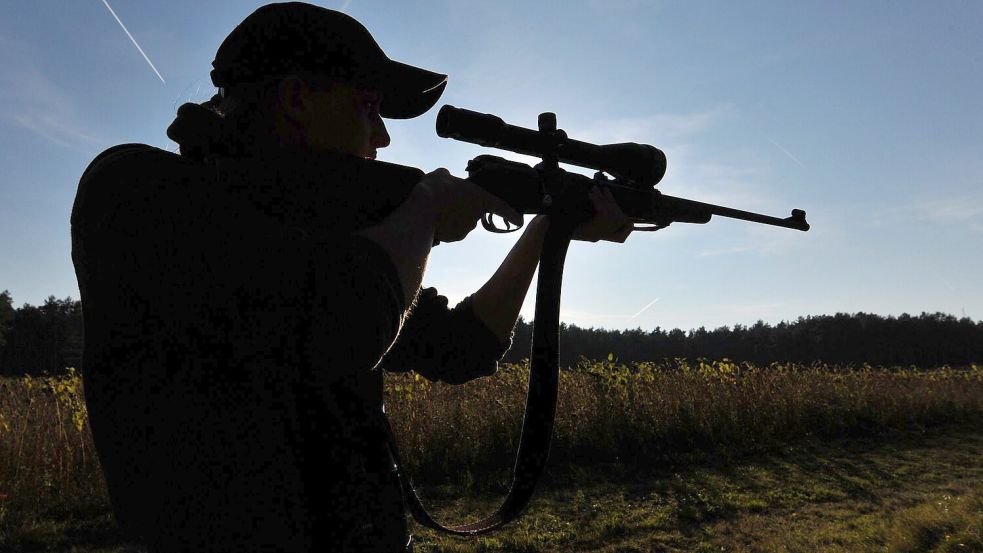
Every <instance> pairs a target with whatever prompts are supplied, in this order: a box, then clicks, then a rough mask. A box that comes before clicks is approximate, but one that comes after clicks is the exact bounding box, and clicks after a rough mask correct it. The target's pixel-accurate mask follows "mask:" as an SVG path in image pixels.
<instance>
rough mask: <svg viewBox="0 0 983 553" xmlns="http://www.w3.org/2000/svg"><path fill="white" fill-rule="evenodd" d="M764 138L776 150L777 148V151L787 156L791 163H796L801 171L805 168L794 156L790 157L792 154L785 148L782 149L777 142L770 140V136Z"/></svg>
mask: <svg viewBox="0 0 983 553" xmlns="http://www.w3.org/2000/svg"><path fill="white" fill-rule="evenodd" d="M765 138H767V139H768V142H771V143H772V144H774V145H775V147H776V148H778V149H779V150H781V151H783V152H785V155H787V156H788V157H789V159H791V160H792V161H794V162H796V163H798V164H799V167H801V168H803V169H805V168H806V166H805V165H802V162H801V161H799V158H797V157H795V156H793V155H792V152H790V151H788V150H786V149H785V148H782V145H781V144H779V143H778V142H775V141H774V140H772V139H771V137H770V136H765Z"/></svg>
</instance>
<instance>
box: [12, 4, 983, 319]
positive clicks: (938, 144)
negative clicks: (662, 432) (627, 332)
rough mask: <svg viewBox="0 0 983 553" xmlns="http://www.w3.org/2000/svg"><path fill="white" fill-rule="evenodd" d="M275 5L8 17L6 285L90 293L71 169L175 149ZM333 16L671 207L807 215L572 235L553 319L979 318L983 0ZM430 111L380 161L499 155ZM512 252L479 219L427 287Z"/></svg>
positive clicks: (453, 296) (460, 287)
mask: <svg viewBox="0 0 983 553" xmlns="http://www.w3.org/2000/svg"><path fill="white" fill-rule="evenodd" d="M261 4H262V3H261V2H252V1H235V2H233V1H229V0H222V1H219V0H210V1H209V2H198V1H190V0H170V1H168V2H163V1H145V0H73V1H72V2H64V1H62V0H57V1H56V0H36V1H32V2H5V3H4V5H3V6H2V7H0V14H2V17H0V67H2V68H3V70H2V71H0V291H2V290H9V291H10V293H11V294H12V296H13V299H14V304H15V305H16V306H20V305H22V304H25V303H29V304H32V305H39V304H41V303H43V302H44V301H45V298H47V297H48V296H52V295H53V296H55V297H57V298H59V299H63V298H66V297H71V298H73V299H78V298H79V290H78V284H77V282H76V279H75V273H74V268H73V266H72V261H71V239H70V228H69V215H70V213H71V209H72V203H73V201H74V198H75V192H76V189H77V186H78V179H79V177H80V176H81V174H82V172H83V171H84V170H85V168H86V166H87V165H88V163H89V162H90V161H91V160H92V159H93V158H94V157H95V156H96V155H97V154H98V153H99V152H101V151H103V150H105V149H106V148H108V147H110V146H113V145H116V144H122V143H130V142H137V143H144V144H149V145H151V146H155V147H158V148H162V149H165V150H170V151H176V150H177V146H176V144H174V143H173V142H171V141H170V140H169V139H168V138H167V136H166V134H165V129H166V128H167V126H168V125H169V124H170V122H171V121H172V120H173V118H174V115H175V112H176V110H177V108H178V106H180V105H181V104H183V103H184V102H189V101H190V102H203V101H205V100H207V99H209V98H210V97H211V96H212V94H214V93H215V91H216V90H215V88H214V87H213V86H212V84H211V82H210V80H209V76H208V73H209V71H210V69H211V67H210V64H211V61H212V59H213V58H214V54H215V51H216V49H217V48H218V45H219V44H220V43H221V42H222V40H223V39H224V38H225V36H226V35H227V34H228V33H229V32H230V31H231V30H232V29H233V28H234V27H235V25H236V24H238V23H239V22H240V21H241V20H242V19H243V18H244V17H245V16H247V15H248V14H249V13H251V12H252V11H253V10H254V9H255V8H256V7H258V6H259V5H261ZM319 4H320V5H322V6H324V7H328V8H332V9H339V10H343V11H345V12H346V13H348V14H350V15H352V16H353V17H355V18H356V19H358V20H359V21H360V22H362V23H363V24H364V25H365V26H366V27H367V28H368V29H369V30H370V32H372V34H373V36H374V37H375V39H376V40H377V41H378V42H379V44H380V45H381V46H382V48H383V49H384V50H385V52H386V53H387V54H388V55H389V56H390V57H391V58H393V59H396V60H398V61H403V62H405V63H410V64H412V65H416V66H420V67H424V68H427V69H431V70H434V71H439V72H441V73H446V74H449V75H450V79H449V84H448V86H447V89H446V91H445V93H444V95H443V97H442V98H441V101H440V102H439V103H438V107H439V106H440V105H443V104H451V105H454V106H457V107H462V108H467V109H471V110H475V111H479V112H485V113H493V114H496V115H498V116H500V117H502V118H503V119H504V120H505V121H506V122H508V123H511V124H514V125H519V126H524V127H529V128H535V126H536V117H537V114H539V113H541V112H546V111H551V112H554V113H556V115H557V121H558V126H559V127H560V128H561V129H563V130H565V131H566V132H567V134H568V135H569V136H570V137H572V138H576V139H578V140H583V141H589V142H596V143H617V142H638V143H644V144H651V145H654V146H656V147H658V148H660V149H662V150H663V151H664V152H665V153H666V155H667V157H668V171H667V173H666V176H665V178H664V179H663V181H662V182H661V183H660V184H659V185H658V188H659V189H660V190H662V192H663V193H665V194H669V195H673V196H681V197H684V198H689V199H693V200H698V201H703V202H709V203H716V204H721V205H726V206H729V207H734V208H737V209H744V210H751V211H759V212H762V213H765V214H769V215H775V216H779V217H786V216H788V214H789V211H790V210H791V209H793V208H797V209H803V210H805V211H806V212H807V214H808V220H809V222H810V224H811V225H812V229H811V230H810V231H809V232H806V233H803V232H799V231H794V230H787V229H782V228H777V227H770V226H764V225H756V224H751V223H746V222H741V221H733V220H728V219H722V218H716V217H715V218H714V219H713V220H711V221H710V223H708V224H705V225H687V224H682V223H679V224H674V225H672V226H670V227H669V228H667V229H665V230H661V231H659V232H654V233H642V232H635V233H633V234H632V235H631V236H630V237H629V238H628V240H627V241H626V242H625V243H624V244H617V243H611V242H598V243H589V242H574V243H573V244H572V245H571V247H570V250H569V253H568V255H567V261H566V271H565V273H564V278H563V298H562V307H561V319H562V320H563V321H564V322H567V323H570V324H576V325H578V326H581V327H603V328H610V329H625V328H631V329H634V328H642V329H645V330H650V329H653V328H655V327H662V328H664V329H666V328H682V329H684V330H686V329H692V328H697V327H700V326H703V327H706V328H708V329H713V328H717V327H720V326H725V325H727V326H732V325H735V324H745V325H747V324H753V323H754V322H756V321H758V320H762V321H764V322H766V323H771V324H775V323H778V322H780V321H783V320H784V321H794V320H795V319H797V318H798V317H800V316H809V315H822V314H834V313H838V312H844V313H855V312H860V311H862V312H867V313H877V314H880V315H885V316H888V315H895V316H896V315H900V314H901V313H911V314H918V313H921V312H938V311H941V312H944V313H950V314H953V315H956V316H958V317H962V316H966V317H970V318H972V319H974V320H980V319H983V278H980V275H983V255H981V254H983V245H981V242H983V155H981V154H983V102H981V101H980V98H983V3H980V2H974V1H966V2H962V1H955V0H953V1H946V2H931V3H930V2H914V1H902V2H830V1H824V2H777V1H775V2H757V1H748V2H723V1H721V2H689V1H680V2H671V1H649V2H643V1H633V0H624V1H619V0H610V1H600V0H596V1H581V0H570V1H564V2H524V1H523V2H520V1H504V0H503V1H496V2H478V1H464V0H447V1H441V0H431V1H422V0H421V1H401V2H379V1H373V2H370V1H367V0H342V1H338V2H320V3H319ZM114 14H115V15H114ZM117 17H118V19H117ZM131 37H132V38H131ZM141 50H142V52H141ZM436 113H437V108H434V109H433V110H431V111H430V112H428V113H427V114H425V115H423V116H421V117H419V118H416V119H412V120H407V121H388V122H387V128H388V130H389V133H390V135H391V136H392V144H391V146H390V147H388V148H386V149H383V150H380V152H379V158H380V159H382V160H385V161H389V162H394V163H400V164H404V165H412V166H415V167H419V168H421V169H423V170H425V171H431V170H434V169H436V168H439V167H446V168H448V169H449V170H450V171H451V172H452V173H453V174H455V175H457V176H460V177H464V176H466V172H465V167H466V165H467V161H468V160H469V159H471V158H473V157H475V156H477V155H480V154H497V155H502V154H501V153H497V152H496V151H493V150H490V149H486V148H482V147H479V146H476V145H472V144H466V143H462V142H456V141H453V140H449V139H443V138H439V137H437V135H436V133H435V131H434V122H435V118H436ZM506 157H509V158H510V159H515V160H521V161H525V162H528V163H531V164H534V163H536V161H537V160H535V159H534V158H528V157H525V156H520V155H514V154H510V155H507V156H506ZM578 172H580V171H579V170H578ZM529 217H530V216H527V220H528V219H529ZM517 238H518V233H516V234H505V235H496V234H492V233H488V232H486V231H484V230H483V229H482V228H481V227H480V226H479V227H478V228H477V229H476V230H475V231H473V232H472V233H471V234H470V235H469V236H468V237H467V239H466V240H464V241H461V242H457V243H453V244H441V245H440V246H438V247H437V248H435V249H434V250H433V252H432V254H431V257H430V262H429V266H428V269H427V273H426V276H425V278H424V285H425V286H435V287H436V288H437V289H438V290H439V291H440V293H441V294H443V295H445V296H447V297H448V298H449V299H450V300H451V304H452V305H453V304H454V303H456V302H458V301H460V300H461V299H463V298H464V297H466V296H467V295H469V294H471V293H473V292H474V291H475V290H477V289H478V288H479V287H480V286H481V285H482V284H483V283H484V282H485V280H486V279H488V278H489V277H490V276H491V275H492V274H493V273H494V271H495V269H496V268H497V267H498V265H499V263H501V261H502V260H503V259H504V258H505V256H506V254H507V253H508V251H509V249H510V248H511V246H512V245H513V244H514V243H515V241H516V239H517ZM532 288H533V289H530V292H529V294H528V296H527V299H526V302H525V304H524V306H523V310H522V314H523V316H525V317H526V319H530V318H532V315H533V309H534V298H535V292H534V288H535V281H534V282H533V287H532Z"/></svg>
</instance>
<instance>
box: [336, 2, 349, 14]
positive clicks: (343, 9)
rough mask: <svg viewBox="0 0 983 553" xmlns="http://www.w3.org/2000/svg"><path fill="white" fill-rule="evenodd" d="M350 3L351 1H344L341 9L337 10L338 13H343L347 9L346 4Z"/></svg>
mask: <svg viewBox="0 0 983 553" xmlns="http://www.w3.org/2000/svg"><path fill="white" fill-rule="evenodd" d="M351 3H352V0H345V3H344V4H342V5H341V9H340V10H338V11H340V12H343V11H345V10H346V9H348V4H351Z"/></svg>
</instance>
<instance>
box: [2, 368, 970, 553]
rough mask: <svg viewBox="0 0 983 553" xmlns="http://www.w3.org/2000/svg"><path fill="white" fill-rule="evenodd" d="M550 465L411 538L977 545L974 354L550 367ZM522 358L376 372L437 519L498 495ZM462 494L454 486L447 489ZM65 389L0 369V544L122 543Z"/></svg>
mask: <svg viewBox="0 0 983 553" xmlns="http://www.w3.org/2000/svg"><path fill="white" fill-rule="evenodd" d="M561 376H562V378H561V391H560V399H559V406H558V416H557V426H556V431H555V435H554V440H553V449H552V453H551V458H550V467H549V469H548V477H547V479H546V481H545V482H544V483H543V485H542V486H541V491H540V493H539V494H538V495H537V498H536V499H535V500H534V502H533V504H532V505H531V507H530V510H529V513H528V514H527V515H526V516H525V517H524V518H523V519H522V520H520V521H518V522H517V523H514V524H513V525H511V526H509V527H508V528H506V529H504V530H502V531H501V532H498V533H495V534H492V535H490V536H487V537H483V538H480V539H478V540H461V539H454V538H444V537H438V536H436V535H435V534H433V533H431V532H429V531H428V530H424V529H421V528H419V527H417V528H416V529H415V530H414V533H415V534H416V535H417V536H418V542H419V546H418V550H420V551H483V550H488V551H495V550H509V551H560V550H564V551H567V550H576V551H580V550H583V551H590V550H609V551H650V550H651V551H663V550H665V551H693V550H702V551H817V550H824V551H884V550H887V551H931V550H938V551H983V541H981V540H983V538H981V536H980V533H981V530H983V529H981V523H980V521H981V520H983V491H981V489H980V486H979V484H978V482H980V481H983V431H981V430H980V428H981V426H980V423H981V422H983V367H979V366H970V367H964V368H949V367H941V368H935V369H931V370H921V369H917V368H912V367H908V368H896V367H895V368H884V367H869V366H863V367H827V366H822V365H815V366H792V365H778V364H773V365H771V366H767V367H754V366H750V365H747V364H737V363H732V362H729V361H727V360H722V361H715V362H709V361H702V360H698V361H694V362H687V361H685V360H675V361H672V362H666V363H660V364H648V363H646V364H634V365H631V366H624V365H620V364H618V363H615V362H613V361H604V362H593V363H582V364H581V365H580V366H578V367H577V368H576V369H575V370H572V371H564V372H563V373H562V375H561ZM525 379H526V371H525V370H524V369H522V368H521V367H520V366H503V368H502V369H501V370H500V371H499V373H498V374H497V375H495V376H493V377H490V378H487V379H482V380H480V381H475V382H471V383H468V384H465V385H462V386H444V385H439V384H431V383H429V382H427V381H426V380H424V379H422V378H419V377H417V376H416V375H413V374H407V375H388V376H387V390H386V394H387V411H388V412H389V413H390V414H391V419H392V421H393V425H394V428H395V431H396V434H397V439H398V442H399V444H400V448H401V453H402V455H403V457H404V460H405V461H406V464H407V466H408V468H409V470H410V473H411V474H412V475H413V477H414V480H415V481H416V482H417V483H418V486H419V487H420V488H421V489H422V493H423V494H424V496H425V497H426V498H427V499H428V500H429V501H430V502H432V503H433V504H434V505H435V506H436V512H437V513H438V514H439V516H440V517H442V518H446V519H448V520H449V521H452V522H461V521H462V519H468V520H470V519H473V518H475V517H476V516H478V515H479V514H482V513H483V512H486V511H487V510H488V509H490V508H492V507H493V506H494V502H495V501H497V499H498V498H500V496H501V494H503V493H504V491H505V490H506V485H507V483H508V479H509V474H508V471H509V469H510V468H511V461H510V459H509V458H510V457H511V456H512V455H514V451H515V447H516V444H517V441H518V431H519V427H520V423H521V418H522V409H523V402H524V399H525V383H526V380H525ZM461 498H465V499H461ZM120 540H121V538H120V537H119V533H118V531H117V530H116V527H115V525H114V523H113V520H112V516H111V512H110V510H109V507H108V501H107V499H106V495H105V487H104V484H103V482H102V476H101V473H100V469H99V465H98V459H97V457H96V456H95V455H94V450H93V447H92V443H91V437H90V436H89V433H88V427H87V419H86V414H85V405H84V402H83V401H82V395H81V384H80V382H79V379H78V377H77V376H76V375H75V374H74V373H70V374H69V375H67V376H63V377H57V378H56V377H48V378H34V379H29V378H18V379H0V550H3V551H62V550H72V549H73V548H74V550H76V551H86V552H92V551H123V550H127V548H126V546H125V545H124V544H122V543H121V541H120Z"/></svg>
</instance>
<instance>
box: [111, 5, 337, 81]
mask: <svg viewBox="0 0 983 553" xmlns="http://www.w3.org/2000/svg"><path fill="white" fill-rule="evenodd" d="M102 3H103V4H105V5H106V9H107V10H109V13H111V14H113V17H114V18H115V19H116V22H117V23H119V26H120V27H122V28H123V32H124V33H126V36H128V37H130V41H131V42H132V43H133V45H134V46H136V47H137V50H139V51H140V55H141V56H143V59H145V60H147V64H148V65H149V66H150V68H151V69H153V70H154V73H156V74H157V78H158V79H160V82H162V83H164V84H167V81H165V80H164V77H162V76H161V74H160V71H157V68H156V67H154V63H153V62H152V61H150V58H148V57H147V54H145V53H144V52H143V48H140V45H139V44H137V39H135V38H133V35H131V34H130V31H128V30H127V29H126V25H123V22H122V21H121V20H120V18H119V16H117V15H116V12H114V11H113V8H112V7H110V6H109V2H107V1H106V0H102ZM345 5H346V6H347V5H348V4H347V3H346V4H345ZM342 10H344V8H342Z"/></svg>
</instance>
